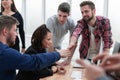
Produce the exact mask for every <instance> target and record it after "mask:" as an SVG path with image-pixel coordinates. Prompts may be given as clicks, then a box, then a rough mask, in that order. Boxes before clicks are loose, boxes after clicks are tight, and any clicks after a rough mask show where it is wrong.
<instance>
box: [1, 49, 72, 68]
mask: <svg viewBox="0 0 120 80" xmlns="http://www.w3.org/2000/svg"><path fill="white" fill-rule="evenodd" d="M0 54H1V56H0V59H1V60H0V66H1V68H0V70H11V69H20V70H37V69H38V70H39V69H43V68H45V67H48V66H50V65H51V64H53V63H55V62H56V61H58V60H59V59H60V58H61V57H65V56H66V57H67V56H69V55H70V53H69V51H67V50H59V51H57V52H51V53H45V54H44V53H43V54H36V55H27V54H21V53H19V52H18V51H17V50H14V49H11V48H5V49H4V50H1V53H0Z"/></svg>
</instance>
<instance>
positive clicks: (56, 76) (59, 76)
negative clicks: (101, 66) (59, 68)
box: [40, 65, 85, 80]
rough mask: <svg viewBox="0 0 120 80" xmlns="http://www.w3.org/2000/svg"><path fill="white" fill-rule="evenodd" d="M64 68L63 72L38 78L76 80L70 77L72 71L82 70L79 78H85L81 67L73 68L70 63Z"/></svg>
mask: <svg viewBox="0 0 120 80" xmlns="http://www.w3.org/2000/svg"><path fill="white" fill-rule="evenodd" d="M65 68H66V73H65V74H59V73H55V74H54V75H53V76H50V77H46V78H42V79H40V80H78V79H73V78H72V77H71V74H72V72H73V71H82V78H81V79H79V80H85V77H84V69H83V68H73V66H72V65H68V66H65Z"/></svg>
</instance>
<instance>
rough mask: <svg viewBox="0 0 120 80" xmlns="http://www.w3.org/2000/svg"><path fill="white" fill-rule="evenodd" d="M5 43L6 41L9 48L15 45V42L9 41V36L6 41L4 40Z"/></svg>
mask: <svg viewBox="0 0 120 80" xmlns="http://www.w3.org/2000/svg"><path fill="white" fill-rule="evenodd" d="M6 41H7V44H8V45H9V46H10V47H11V46H13V45H15V41H13V40H12V39H11V36H9V37H8V38H7V39H6Z"/></svg>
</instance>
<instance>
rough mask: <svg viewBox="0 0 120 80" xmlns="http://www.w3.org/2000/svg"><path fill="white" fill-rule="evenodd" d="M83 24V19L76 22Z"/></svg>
mask: <svg viewBox="0 0 120 80" xmlns="http://www.w3.org/2000/svg"><path fill="white" fill-rule="evenodd" d="M84 23H85V21H84V20H83V19H79V20H78V21H77V24H84Z"/></svg>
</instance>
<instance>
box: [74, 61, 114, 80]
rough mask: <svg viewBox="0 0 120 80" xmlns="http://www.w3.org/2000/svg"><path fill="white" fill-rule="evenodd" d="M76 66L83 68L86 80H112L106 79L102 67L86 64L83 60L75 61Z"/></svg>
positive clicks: (110, 79)
mask: <svg viewBox="0 0 120 80" xmlns="http://www.w3.org/2000/svg"><path fill="white" fill-rule="evenodd" d="M76 62H77V63H78V64H80V65H82V66H84V67H85V77H86V79H87V80H112V78H110V77H108V76H107V75H106V73H105V71H104V69H103V68H102V67H99V66H96V65H92V64H88V63H86V62H85V61H84V60H77V61H76Z"/></svg>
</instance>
